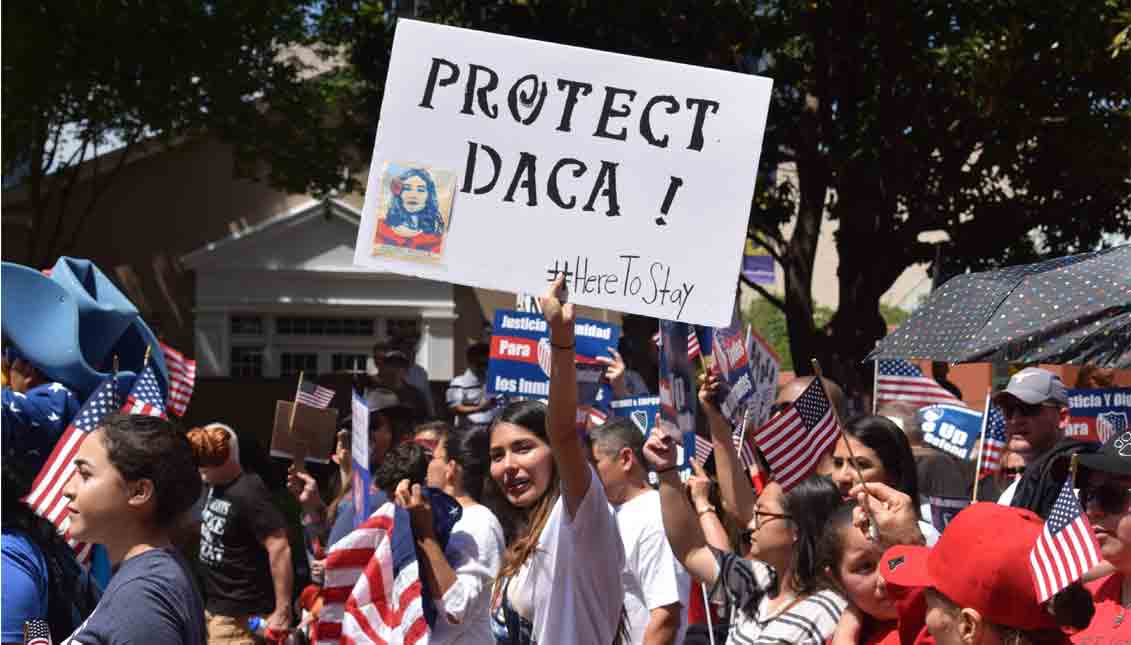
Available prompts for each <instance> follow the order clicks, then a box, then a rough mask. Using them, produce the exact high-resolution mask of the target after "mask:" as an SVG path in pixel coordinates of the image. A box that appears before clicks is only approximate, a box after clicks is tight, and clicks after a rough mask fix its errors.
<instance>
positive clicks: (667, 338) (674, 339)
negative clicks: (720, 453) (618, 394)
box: [660, 320, 697, 454]
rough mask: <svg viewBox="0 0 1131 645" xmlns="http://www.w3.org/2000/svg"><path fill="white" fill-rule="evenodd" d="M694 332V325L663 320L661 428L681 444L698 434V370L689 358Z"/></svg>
mask: <svg viewBox="0 0 1131 645" xmlns="http://www.w3.org/2000/svg"><path fill="white" fill-rule="evenodd" d="M693 333H695V332H694V330H693V329H692V327H691V325H688V324H685V323H679V322H673V321H671V320H661V321H660V427H661V428H663V430H664V432H666V433H667V434H668V435H669V436H671V437H674V438H675V439H676V442H677V443H679V442H682V440H683V437H684V436H685V435H687V434H695V408H696V405H695V404H696V400H697V399H696V394H695V368H694V367H693V366H692V365H691V359H689V358H688V356H687V339H688V336H689V335H690V334H693ZM691 452H692V454H694V453H695V450H694V448H693V449H692V451H691Z"/></svg>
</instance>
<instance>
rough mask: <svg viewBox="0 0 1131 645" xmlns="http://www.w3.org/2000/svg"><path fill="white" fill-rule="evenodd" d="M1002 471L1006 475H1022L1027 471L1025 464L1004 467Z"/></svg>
mask: <svg viewBox="0 0 1131 645" xmlns="http://www.w3.org/2000/svg"><path fill="white" fill-rule="evenodd" d="M1002 472H1004V473H1005V474H1006V475H1020V474H1022V473H1024V472H1025V467H1024V466H1014V467H1012V468H1003V469H1002Z"/></svg>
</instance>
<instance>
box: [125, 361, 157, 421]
mask: <svg viewBox="0 0 1131 645" xmlns="http://www.w3.org/2000/svg"><path fill="white" fill-rule="evenodd" d="M122 412H125V413H126V414H142V415H145V416H147V417H161V418H162V419H167V418H168V417H167V416H166V415H165V397H164V396H162V395H161V384H160V383H158V382H157V373H156V372H154V371H153V365H146V366H145V369H144V370H142V371H141V376H139V377H137V380H136V381H134V385H133V387H132V388H130V393H129V395H128V396H127V397H126V404H125V405H124V406H122Z"/></svg>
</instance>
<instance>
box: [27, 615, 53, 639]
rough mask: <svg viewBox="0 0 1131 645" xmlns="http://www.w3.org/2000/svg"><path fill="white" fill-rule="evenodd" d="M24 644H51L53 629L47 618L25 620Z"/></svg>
mask: <svg viewBox="0 0 1131 645" xmlns="http://www.w3.org/2000/svg"><path fill="white" fill-rule="evenodd" d="M24 645H51V630H50V629H49V628H48V627H47V621H46V620H43V619H42V618H32V619H31V620H25V621H24Z"/></svg>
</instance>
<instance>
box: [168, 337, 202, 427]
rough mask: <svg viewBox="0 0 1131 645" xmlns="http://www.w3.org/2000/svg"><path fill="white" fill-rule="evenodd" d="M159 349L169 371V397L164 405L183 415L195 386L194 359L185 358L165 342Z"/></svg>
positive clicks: (180, 415) (178, 414)
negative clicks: (163, 355)
mask: <svg viewBox="0 0 1131 645" xmlns="http://www.w3.org/2000/svg"><path fill="white" fill-rule="evenodd" d="M161 351H162V352H163V353H164V354H165V369H166V370H167V371H168V373H169V398H168V399H167V400H166V402H165V407H166V409H168V410H169V411H170V412H172V413H173V414H175V415H177V416H178V417H183V416H185V410H187V409H188V404H189V400H190V399H192V390H193V387H195V386H196V361H194V360H191V359H188V358H185V355H184V354H182V353H180V352H178V351H177V350H175V349H173V348H172V347H169V346H168V345H166V344H165V343H161Z"/></svg>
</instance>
